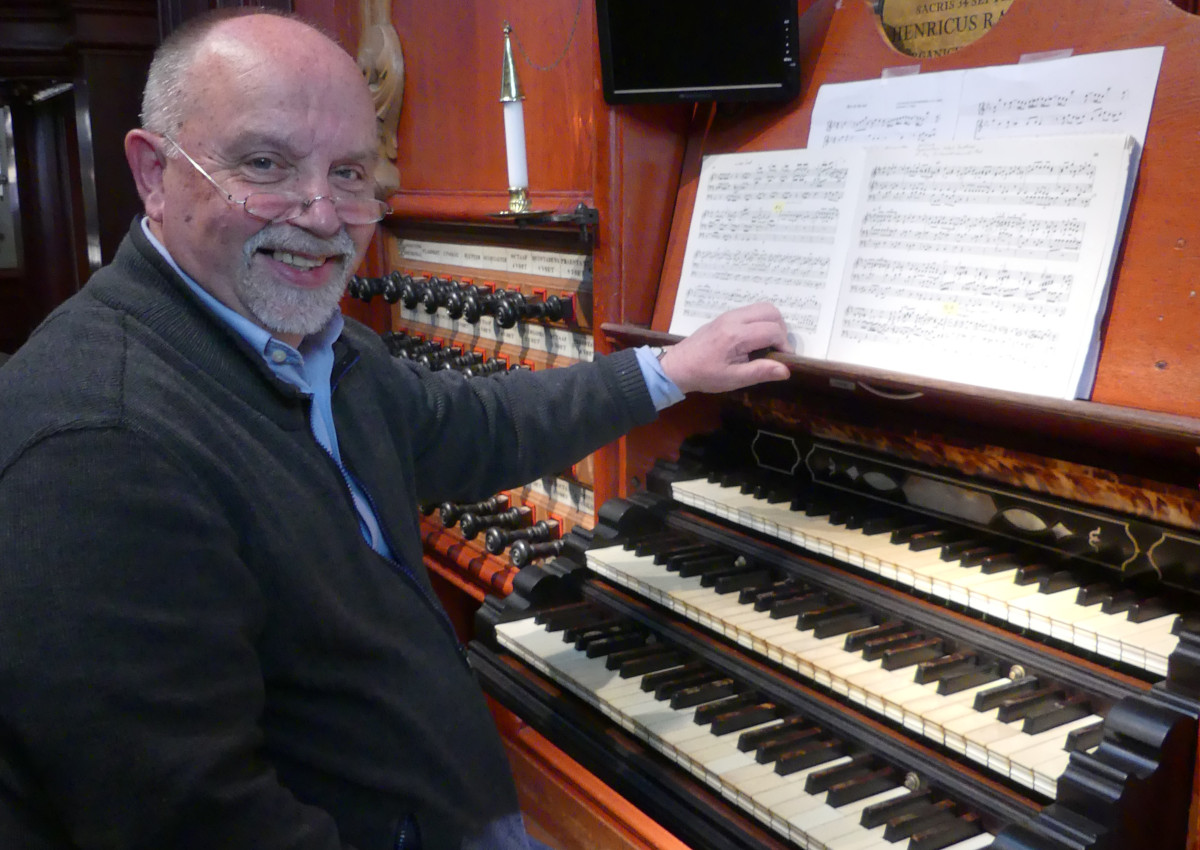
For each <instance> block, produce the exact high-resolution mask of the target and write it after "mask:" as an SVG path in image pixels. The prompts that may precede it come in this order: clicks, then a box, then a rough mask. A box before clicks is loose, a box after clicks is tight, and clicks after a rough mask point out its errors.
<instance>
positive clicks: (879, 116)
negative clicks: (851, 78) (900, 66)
mask: <svg viewBox="0 0 1200 850" xmlns="http://www.w3.org/2000/svg"><path fill="white" fill-rule="evenodd" d="M963 75H964V72H963V71H941V72H938V73H936V74H909V75H908V76H903V77H884V78H882V79H878V80H860V81H857V82H851V83H838V84H836V85H829V84H826V85H823V86H821V88H820V89H819V90H818V91H817V98H816V101H815V103H814V105H813V114H812V122H811V123H810V125H809V131H808V147H809V149H815V148H827V147H831V146H834V145H866V146H868V147H874V146H878V145H891V144H911V143H920V142H948V141H951V140H952V139H953V138H954V134H955V131H956V128H957V126H958V110H959V105H960V104H961V103H962V85H963Z"/></svg>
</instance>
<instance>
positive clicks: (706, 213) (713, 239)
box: [671, 148, 865, 357]
mask: <svg viewBox="0 0 1200 850" xmlns="http://www.w3.org/2000/svg"><path fill="white" fill-rule="evenodd" d="M801 154H804V152H803V151H768V152H763V153H755V154H747V155H739V154H729V155H724V156H712V157H706V158H705V160H704V162H703V163H702V164H701V167H700V180H699V184H698V186H699V188H698V190H697V198H696V206H695V209H694V210H693V213H692V222H691V228H690V231H689V233H688V241H687V247H686V249H685V252H684V259H683V278H682V279H683V281H685V282H686V283H681V284H680V289H679V294H678V296H677V298H676V301H675V313H674V316H673V317H672V319H671V332H672V333H677V334H690V333H691V332H692V331H694V330H696V328H698V327H700V325H703V324H704V323H705V322H708V321H709V320H710V319H712V318H714V317H716V316H717V315H718V314H720V313H722V312H724V311H725V310H728V309H730V308H732V307H737V306H740V305H743V304H750V303H753V302H756V301H764V300H766V301H771V302H772V303H774V304H775V305H776V306H777V307H778V308H779V309H780V311H781V312H782V313H783V315H784V318H785V319H786V320H787V324H788V330H789V332H790V341H791V343H792V345H793V347H794V348H795V350H796V352H797V353H798V354H805V355H807V356H813V357H822V356H824V353H825V350H826V348H827V347H828V344H829V334H830V330H831V328H832V326H833V306H834V304H835V303H836V300H837V293H836V291H835V288H836V286H837V285H838V283H840V281H841V270H842V264H843V263H844V261H845V256H846V252H847V250H848V249H849V246H850V242H849V238H850V224H851V218H850V215H849V214H848V211H849V209H850V206H849V204H850V202H851V201H852V200H853V199H854V198H855V197H856V196H857V194H858V181H859V180H860V179H861V175H862V162H863V158H864V156H865V151H863V150H861V149H860V150H854V149H849V148H847V149H843V150H839V151H830V152H823V153H820V154H812V155H801Z"/></svg>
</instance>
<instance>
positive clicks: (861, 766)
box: [804, 753, 875, 794]
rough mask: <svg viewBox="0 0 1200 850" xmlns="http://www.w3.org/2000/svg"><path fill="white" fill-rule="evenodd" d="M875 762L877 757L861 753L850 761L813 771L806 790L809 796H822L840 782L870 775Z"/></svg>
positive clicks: (805, 787)
mask: <svg viewBox="0 0 1200 850" xmlns="http://www.w3.org/2000/svg"><path fill="white" fill-rule="evenodd" d="M874 761H875V757H874V756H872V755H870V754H869V753H859V754H857V755H854V756H851V757H850V760H849V761H846V762H842V763H841V764H839V765H836V766H834V767H827V768H825V769H824V770H816V771H813V772H812V773H810V774H809V775H808V778H807V779H806V780H805V781H804V790H805V792H806V793H808V794H820V793H822V792H825V791H828V790H829V789H830V788H832V787H833V786H834V785H837V784H838V783H840V782H845V781H846V780H847V779H853V778H854V777H856V776H862V775H864V774H866V773H870V772H871V770H872V767H873V764H874Z"/></svg>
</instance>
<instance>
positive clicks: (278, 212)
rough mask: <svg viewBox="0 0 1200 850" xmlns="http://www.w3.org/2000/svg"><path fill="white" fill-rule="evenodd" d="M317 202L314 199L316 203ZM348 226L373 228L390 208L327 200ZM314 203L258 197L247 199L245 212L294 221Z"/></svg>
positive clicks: (364, 200)
mask: <svg viewBox="0 0 1200 850" xmlns="http://www.w3.org/2000/svg"><path fill="white" fill-rule="evenodd" d="M314 200H315V199H314ZM325 200H328V201H330V202H331V203H332V204H333V209H334V211H335V212H337V214H338V218H340V219H341V220H342V221H343V222H345V223H346V224H373V223H375V222H377V221H380V220H381V219H382V218H383V217H384V216H385V215H387V213H388V205H387V204H385V203H384V202H383V201H377V200H374V199H373V198H326V199H325ZM311 203H312V201H310V200H308V199H307V198H302V197H300V196H299V195H292V194H278V195H277V194H273V193H255V194H253V195H250V196H248V197H247V198H246V202H245V206H246V212H248V213H250V215H252V216H254V217H255V218H261V219H264V220H266V221H271V222H282V221H291V220H292V219H293V218H297V217H299V216H301V215H303V214H304V211H305V210H306V209H308V207H309V205H310V204H311Z"/></svg>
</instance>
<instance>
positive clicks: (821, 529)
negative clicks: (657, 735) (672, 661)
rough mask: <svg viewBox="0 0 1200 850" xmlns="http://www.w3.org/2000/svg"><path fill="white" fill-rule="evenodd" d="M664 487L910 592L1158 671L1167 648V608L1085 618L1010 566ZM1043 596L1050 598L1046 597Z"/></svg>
mask: <svg viewBox="0 0 1200 850" xmlns="http://www.w3.org/2000/svg"><path fill="white" fill-rule="evenodd" d="M672 495H673V497H674V498H675V499H676V500H677V501H679V502H682V503H683V504H686V505H690V506H692V507H696V508H699V509H700V510H705V511H707V512H709V513H713V514H716V515H717V516H720V517H723V518H725V519H728V520H730V521H731V522H734V523H736V524H739V525H743V526H746V527H748V528H753V529H755V530H758V531H762V532H764V533H766V534H770V535H773V536H775V537H777V538H779V539H781V540H785V541H787V542H790V543H793V544H795V545H797V546H800V547H802V548H806V549H809V550H811V551H814V552H817V553H819V554H822V555H825V556H827V557H832V558H835V559H837V560H840V561H842V562H844V563H847V564H850V565H851V566H855V567H859V568H862V569H866V570H868V571H870V572H873V573H875V574H877V575H879V576H880V577H882V578H885V579H888V580H892V581H896V582H899V583H901V584H905V585H909V586H912V587H913V588H914V590H916V591H918V592H925V593H929V594H930V595H932V596H934V597H936V598H941V599H946V600H949V601H951V602H955V603H958V604H962V605H965V606H966V607H968V608H970V609H971V610H974V611H978V612H980V613H984V614H988V615H990V616H993V617H997V618H999V619H1002V620H1005V621H1007V622H1009V623H1011V624H1012V625H1013V626H1015V627H1017V628H1019V629H1031V630H1033V631H1037V632H1040V633H1041V634H1045V635H1049V636H1052V637H1054V638H1057V639H1060V640H1064V641H1066V642H1068V643H1071V644H1073V645H1075V646H1078V647H1079V648H1080V649H1083V650H1086V651H1089V652H1096V653H1098V654H1100V655H1103V656H1105V657H1108V658H1112V659H1115V660H1119V661H1122V662H1124V663H1126V664H1130V665H1132V666H1135V667H1140V668H1142V669H1145V670H1149V671H1150V672H1154V673H1157V674H1159V675H1165V664H1166V662H1165V658H1166V656H1169V655H1170V652H1171V650H1173V649H1174V643H1171V642H1167V641H1162V642H1160V638H1161V637H1162V636H1163V634H1164V632H1165V633H1169V632H1170V629H1171V627H1172V626H1173V625H1174V620H1175V615H1170V616H1169V617H1165V618H1160V619H1165V620H1167V621H1168V622H1166V623H1164V624H1162V625H1160V626H1159V627H1151V628H1139V627H1143V626H1149V625H1150V624H1149V623H1133V622H1132V621H1130V620H1129V619H1128V618H1127V617H1125V616H1124V614H1120V615H1116V614H1114V615H1105V616H1111V617H1113V618H1114V619H1113V620H1111V621H1109V620H1103V621H1100V620H1097V621H1095V622H1092V623H1085V622H1084V621H1085V620H1091V619H1093V618H1094V617H1096V613H1095V610H1094V608H1091V607H1089V606H1081V605H1078V604H1076V603H1075V591H1074V590H1068V591H1061V592H1060V593H1059V594H1042V593H1039V592H1038V587H1037V585H1036V584H1029V585H1017V584H1015V583H1014V581H1013V579H1014V577H1015V575H1016V570H1007V571H1005V572H1001V573H996V574H993V575H988V574H986V573H984V572H983V570H982V569H979V568H975V567H964V566H962V565H961V563H960V562H958V561H957V560H953V561H942V559H941V556H940V553H939V550H938V548H933V549H927V550H924V551H920V552H914V551H913V550H911V549H910V548H909V547H908V546H907V545H905V544H901V543H892V542H891V541H890V536H889V535H888V534H878V535H866V534H863V533H862V532H861V531H858V530H852V529H847V528H845V527H844V526H837V525H833V524H832V523H830V522H829V521H828V520H827V519H826V518H824V517H810V516H806V515H805V514H803V513H802V512H801V511H793V510H791V509H790V508H789V507H788V506H787V505H786V504H784V503H779V504H770V503H768V502H767V501H766V500H765V499H762V498H760V497H756V496H753V495H751V494H747V493H742V492H740V490H739V488H737V487H732V486H730V487H725V486H721V485H720V484H715V483H713V482H710V481H707V480H705V479H695V480H692V481H679V482H674V483H673V484H672ZM947 565H948V566H947ZM956 569H957V570H958V572H957V573H956V572H955V570H956ZM1047 597H1055V598H1054V599H1052V600H1050V601H1046V598H1047ZM1151 622H1158V621H1151ZM1109 623H1111V624H1112V625H1114V626H1119V628H1117V629H1116V631H1113V630H1112V629H1107V628H1103V627H1102V626H1107V624H1109ZM1164 650H1165V651H1164Z"/></svg>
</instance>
